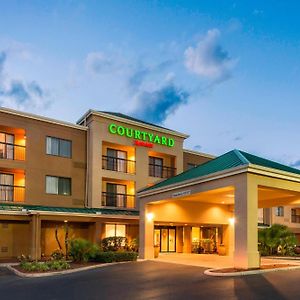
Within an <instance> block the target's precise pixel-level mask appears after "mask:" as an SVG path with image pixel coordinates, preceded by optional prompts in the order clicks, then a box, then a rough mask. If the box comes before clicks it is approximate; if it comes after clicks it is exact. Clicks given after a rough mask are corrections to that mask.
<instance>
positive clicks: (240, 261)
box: [233, 251, 260, 269]
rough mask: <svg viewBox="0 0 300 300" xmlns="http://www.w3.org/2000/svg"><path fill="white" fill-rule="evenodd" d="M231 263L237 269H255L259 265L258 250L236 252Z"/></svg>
mask: <svg viewBox="0 0 300 300" xmlns="http://www.w3.org/2000/svg"><path fill="white" fill-rule="evenodd" d="M233 265H234V267H235V268H237V269H256V268H259V267H260V254H259V252H258V251H254V252H244V253H237V252H235V253H234V255H233Z"/></svg>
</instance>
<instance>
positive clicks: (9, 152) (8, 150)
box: [0, 132, 15, 159]
mask: <svg viewBox="0 0 300 300" xmlns="http://www.w3.org/2000/svg"><path fill="white" fill-rule="evenodd" d="M14 142H15V136H14V135H13V134H7V133H2V132H0V158H4V159H14Z"/></svg>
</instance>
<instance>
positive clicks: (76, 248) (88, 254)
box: [70, 238, 100, 262]
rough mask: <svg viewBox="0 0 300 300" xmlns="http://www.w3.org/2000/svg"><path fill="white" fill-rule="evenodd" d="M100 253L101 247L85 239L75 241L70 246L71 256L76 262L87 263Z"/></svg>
mask: <svg viewBox="0 0 300 300" xmlns="http://www.w3.org/2000/svg"><path fill="white" fill-rule="evenodd" d="M99 251H100V249H99V247H98V246H97V245H95V244H93V243H91V242H90V241H88V240H85V239H81V238H78V239H74V240H72V241H71V244H70V255H71V256H72V258H73V260H74V261H76V262H87V261H89V260H90V259H94V257H95V256H96V255H97V253H98V252H99Z"/></svg>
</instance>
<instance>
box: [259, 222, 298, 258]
mask: <svg viewBox="0 0 300 300" xmlns="http://www.w3.org/2000/svg"><path fill="white" fill-rule="evenodd" d="M258 242H259V245H258V248H259V251H260V253H261V255H294V249H295V246H296V244H297V239H296V236H295V234H294V233H293V232H292V231H291V230H290V229H289V228H288V227H287V226H285V225H280V224H274V225H272V226H271V227H269V228H265V229H260V230H259V231H258Z"/></svg>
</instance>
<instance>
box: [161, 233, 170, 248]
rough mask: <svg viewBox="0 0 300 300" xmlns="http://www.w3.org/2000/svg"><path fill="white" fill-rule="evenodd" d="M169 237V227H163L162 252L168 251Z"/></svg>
mask: <svg viewBox="0 0 300 300" xmlns="http://www.w3.org/2000/svg"><path fill="white" fill-rule="evenodd" d="M168 238H169V234H168V229H162V230H161V245H160V249H161V250H160V251H162V252H164V251H165V252H166V251H168Z"/></svg>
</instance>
